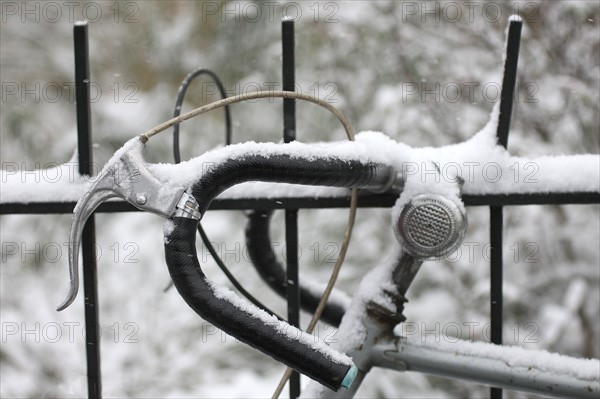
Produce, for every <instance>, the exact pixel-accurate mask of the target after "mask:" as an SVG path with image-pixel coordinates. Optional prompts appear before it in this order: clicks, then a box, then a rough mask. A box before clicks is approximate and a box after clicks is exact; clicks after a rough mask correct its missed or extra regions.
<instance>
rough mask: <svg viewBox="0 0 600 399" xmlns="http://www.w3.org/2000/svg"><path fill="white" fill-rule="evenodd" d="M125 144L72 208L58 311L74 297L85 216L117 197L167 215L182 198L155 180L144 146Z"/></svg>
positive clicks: (137, 142)
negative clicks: (65, 288) (66, 273)
mask: <svg viewBox="0 0 600 399" xmlns="http://www.w3.org/2000/svg"><path fill="white" fill-rule="evenodd" d="M128 144H129V145H126V146H125V147H126V148H125V151H124V152H123V153H122V155H121V156H120V157H118V158H117V157H115V160H114V161H112V160H111V161H109V164H107V165H106V166H105V167H104V169H103V170H102V172H101V173H100V175H99V176H98V177H97V178H96V181H95V182H94V184H93V185H92V187H91V188H90V190H89V191H88V192H87V193H85V194H84V195H83V197H82V198H81V199H80V200H79V201H78V202H77V205H76V206H75V209H74V210H73V222H72V224H71V231H70V233H69V293H68V295H67V298H66V299H65V300H64V302H63V303H62V304H61V305H60V306H59V307H58V309H57V310H59V311H61V310H63V309H65V308H67V307H68V306H69V305H70V304H71V303H72V302H73V300H74V299H75V297H76V296H77V292H78V290H79V269H78V261H79V246H80V242H81V234H82V231H83V227H84V226H85V223H86V221H87V219H88V218H89V217H90V215H91V214H92V213H93V212H94V211H95V210H96V208H98V206H99V205H100V204H101V203H103V202H104V201H106V200H108V199H110V198H114V197H117V198H121V199H124V200H125V201H127V202H129V203H130V204H132V205H133V206H135V207H136V208H139V209H141V210H144V211H148V212H152V213H155V214H158V215H160V216H163V217H170V216H172V215H173V214H174V213H175V211H176V207H177V205H178V203H179V202H180V200H181V199H182V196H183V194H184V191H185V189H184V188H183V187H172V186H169V185H167V184H165V183H163V182H161V181H159V180H158V179H157V178H156V177H155V176H154V175H153V174H152V173H151V172H150V170H149V169H148V168H147V166H146V165H147V162H146V160H145V159H144V155H143V149H144V148H145V145H144V144H142V143H141V141H140V140H139V139H137V138H136V139H133V140H131V141H130V142H129V143H128ZM111 162H112V163H111Z"/></svg>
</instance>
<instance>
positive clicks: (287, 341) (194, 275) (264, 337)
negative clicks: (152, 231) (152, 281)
mask: <svg viewBox="0 0 600 399" xmlns="http://www.w3.org/2000/svg"><path fill="white" fill-rule="evenodd" d="M172 223H173V228H172V229H171V231H170V232H167V233H166V234H165V256H166V261H167V265H168V267H169V273H170V274H171V279H172V280H173V283H174V285H175V287H176V288H177V291H178V292H179V294H180V295H181V296H182V297H183V299H184V300H185V301H186V302H187V304H188V305H189V306H190V307H191V308H192V309H193V310H194V311H195V312H196V313H197V314H198V315H200V316H201V317H202V318H203V319H204V320H206V321H208V322H210V323H212V324H213V325H215V326H216V327H217V328H220V329H221V330H223V331H225V332H226V333H228V334H230V335H232V336H234V337H235V338H237V339H239V340H240V341H242V342H244V343H246V344H248V345H250V346H252V347H254V348H256V349H258V350H260V351H262V352H263V353H265V354H267V355H269V356H271V357H273V358H274V359H276V360H278V361H280V362H282V363H284V364H286V365H288V366H289V367H292V368H294V369H296V370H298V371H299V372H300V373H302V374H304V375H306V376H308V377H310V378H312V379H313V380H315V381H317V382H319V383H321V384H323V385H325V386H326V387H328V388H329V389H332V390H334V391H337V390H338V389H339V388H340V387H341V386H342V382H343V381H344V378H345V377H346V374H348V371H349V370H350V368H351V366H352V362H351V361H350V360H349V359H348V358H343V357H339V356H337V353H336V352H334V351H333V350H332V349H329V348H328V347H325V348H322V347H317V346H316V345H315V344H314V338H313V337H311V336H307V335H306V334H304V335H301V334H300V331H299V330H296V329H295V328H294V327H292V326H290V325H288V324H287V323H285V322H282V321H279V320H277V318H275V317H273V316H270V315H268V314H267V313H265V312H262V311H261V310H260V309H258V308H256V307H254V306H252V305H251V304H249V303H245V302H240V303H237V304H236V303H234V302H237V300H238V299H233V301H232V298H231V294H227V293H225V294H224V293H223V291H220V290H218V289H216V288H215V287H214V286H213V284H212V283H210V281H209V280H208V279H207V277H206V276H205V275H204V273H203V272H202V270H201V269H200V264H199V262H198V257H197V253H196V228H197V226H198V221H197V220H194V219H188V218H179V217H175V218H173V219H172ZM282 327H283V328H282ZM286 332H287V334H286ZM327 352H329V353H327Z"/></svg>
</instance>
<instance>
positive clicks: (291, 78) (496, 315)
mask: <svg viewBox="0 0 600 399" xmlns="http://www.w3.org/2000/svg"><path fill="white" fill-rule="evenodd" d="M521 27H522V22H521V21H518V20H511V22H510V27H509V35H508V41H507V47H506V58H505V60H506V61H505V69H504V77H503V83H502V92H501V100H500V101H501V104H500V119H499V123H498V130H497V137H498V142H499V143H500V144H501V145H503V146H504V147H506V145H507V142H508V133H509V125H510V119H511V113H512V104H513V95H514V88H515V83H516V72H517V62H518V57H519V46H520V38H521ZM74 43H75V79H76V80H75V82H76V105H77V108H76V110H77V139H78V154H79V173H80V174H81V175H88V176H89V175H90V174H91V172H92V125H91V117H90V115H91V104H90V65H89V52H88V26H87V24H83V23H78V24H76V25H75V26H74ZM294 48H295V39H294V22H293V21H285V20H284V21H283V22H282V50H283V60H282V76H283V82H282V83H283V89H284V90H294V87H295V60H294ZM283 120H284V126H283V138H284V141H285V142H290V141H293V140H295V138H296V108H295V100H293V99H284V100H283ZM462 199H463V201H464V203H465V205H466V206H489V208H490V244H491V258H490V315H491V341H492V342H493V343H495V344H501V343H502V325H503V320H502V318H503V317H502V307H503V305H502V300H503V297H502V281H503V259H502V235H503V207H504V206H514V205H533V204H536V205H549V204H595V203H600V195H599V193H597V192H573V193H545V194H508V195H464V196H463V197H462ZM395 201H396V196H395V195H391V194H365V195H361V196H360V197H359V201H358V206H359V207H366V208H368V207H371V208H379V207H383V208H386V207H391V206H392V205H393V204H394V202H395ZM349 205H350V197H349V196H348V197H337V198H305V197H285V198H257V199H218V198H217V199H215V200H214V201H213V202H212V203H211V206H210V208H209V209H210V210H246V209H261V210H265V209H285V228H286V233H285V240H286V248H287V275H288V277H287V280H288V292H287V298H288V320H289V322H290V324H292V325H295V326H298V325H299V320H300V306H299V305H300V304H299V290H298V288H299V286H298V253H297V248H298V223H297V220H298V219H297V218H298V210H299V209H315V208H343V207H348V206H349ZM74 207H75V203H74V202H35V203H19V202H14V203H3V204H2V205H1V206H0V214H1V215H6V214H40V215H43V214H67V213H72V212H73V208H74ZM136 211H139V210H138V209H137V208H135V207H133V206H132V205H130V204H128V203H126V202H124V201H114V202H113V201H110V202H105V203H103V204H101V205H100V206H99V207H98V209H97V210H96V212H99V213H114V212H136ZM81 242H82V245H81V247H82V252H83V282H84V293H85V295H84V298H85V307H84V309H85V325H86V359H87V383H88V397H90V398H100V397H101V396H102V378H101V370H100V342H99V336H98V331H99V329H98V326H99V321H98V296H97V290H98V284H97V276H96V267H97V265H96V253H95V248H96V236H95V224H94V217H93V215H92V216H91V217H90V218H89V219H88V221H87V224H86V226H85V228H84V230H83V236H82V241H81ZM299 394H300V378H299V375H298V374H297V373H296V374H295V375H294V376H293V377H292V379H291V380H290V397H291V398H296V397H298V396H299ZM490 396H491V397H492V398H501V397H502V391H501V390H500V389H498V388H491V392H490Z"/></svg>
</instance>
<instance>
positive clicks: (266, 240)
mask: <svg viewBox="0 0 600 399" xmlns="http://www.w3.org/2000/svg"><path fill="white" fill-rule="evenodd" d="M272 215H273V211H272V210H268V211H262V210H258V211H252V212H250V213H249V214H248V224H246V244H247V248H248V255H250V260H251V261H252V264H253V265H254V267H255V268H256V271H257V272H258V274H259V275H260V277H262V279H263V280H264V281H265V282H266V283H267V284H268V285H269V287H271V288H272V289H273V291H275V292H276V293H277V294H279V295H280V296H282V297H284V298H285V297H286V296H287V276H286V272H285V269H284V267H283V265H282V264H281V263H280V262H279V261H278V260H277V257H276V256H275V253H274V252H273V248H272V246H271V238H270V234H269V225H270V222H271V216H272ZM303 281H304V280H301V281H300V306H301V307H302V309H304V310H306V311H308V312H310V313H314V311H315V310H316V309H317V306H318V305H319V301H320V300H321V298H320V297H319V296H318V294H316V293H314V292H312V291H310V290H308V289H307V288H306V286H305V285H304V284H303ZM344 313H346V308H345V307H344V306H342V305H340V304H338V303H333V302H331V300H330V301H329V302H328V303H327V304H326V305H325V309H323V313H322V314H321V320H323V321H325V322H326V323H328V324H330V325H332V326H334V327H338V326H339V325H340V322H341V321H342V317H343V316H344Z"/></svg>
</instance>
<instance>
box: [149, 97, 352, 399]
mask: <svg viewBox="0 0 600 399" xmlns="http://www.w3.org/2000/svg"><path fill="white" fill-rule="evenodd" d="M258 98H293V99H299V100H305V101H308V102H312V103H314V104H317V105H320V106H322V107H323V108H325V109H327V110H328V111H330V112H331V113H333V114H334V115H335V116H336V117H337V118H338V120H339V121H340V122H341V123H342V125H343V126H344V129H345V131H346V135H347V137H348V140H350V141H354V129H353V128H352V125H351V124H350V122H349V121H348V119H347V118H346V116H345V115H344V114H343V113H342V112H341V111H340V110H339V109H338V108H336V107H334V106H333V105H331V104H329V103H327V102H325V101H323V100H320V99H318V98H315V97H312V96H309V95H306V94H302V93H297V92H293V91H258V92H252V93H246V94H239V95H236V96H233V97H228V98H224V99H222V100H219V101H215V102H213V103H210V104H207V105H205V106H202V107H199V108H196V109H194V110H192V111H189V112H186V113H185V114H182V115H179V116H177V117H175V118H172V119H169V120H168V121H166V122H164V123H161V124H160V125H158V126H155V127H154V128H152V129H150V130H148V131H147V132H145V133H143V134H141V135H140V140H141V141H142V143H146V142H147V141H148V140H149V139H150V138H151V137H152V136H154V135H156V134H158V133H160V132H162V131H164V130H166V129H168V128H170V127H172V126H175V125H178V124H179V123H181V122H183V121H186V120H188V119H191V118H193V117H195V116H198V115H201V114H203V113H206V112H208V111H212V110H214V109H217V108H220V107H224V106H227V105H230V104H235V103H238V102H242V101H247V100H254V99H258ZM357 208H358V189H356V188H354V189H352V195H351V199H350V210H349V215H348V224H347V226H346V230H345V233H344V240H343V242H342V246H341V248H340V254H339V256H338V258H337V260H336V263H335V266H334V268H333V271H332V272H331V277H330V278H329V281H328V283H327V287H326V288H325V292H324V293H323V296H322V297H321V300H320V302H319V305H318V306H317V309H316V310H315V313H314V314H313V316H312V318H311V320H310V323H309V325H308V328H307V329H306V333H308V334H310V333H312V332H313V331H314V328H315V327H316V325H317V322H318V320H319V318H320V317H321V313H323V309H325V305H326V303H327V300H328V299H329V295H330V294H331V291H332V290H333V286H334V285H335V282H336V280H337V277H338V275H339V272H340V269H341V267H342V264H343V262H344V259H345V257H346V252H347V251H348V247H349V245H350V239H351V237H352V229H353V228H354V221H355V219H356V210H357ZM292 372H293V369H292V368H290V367H288V368H287V369H286V371H285V373H284V374H283V376H282V377H281V380H280V382H279V385H278V386H277V388H276V390H275V392H274V393H273V396H272V399H277V398H278V397H279V395H280V394H281V391H282V390H283V387H284V386H285V384H286V382H287V381H288V380H289V378H290V376H291V375H292Z"/></svg>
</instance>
